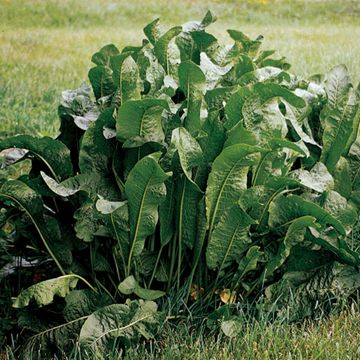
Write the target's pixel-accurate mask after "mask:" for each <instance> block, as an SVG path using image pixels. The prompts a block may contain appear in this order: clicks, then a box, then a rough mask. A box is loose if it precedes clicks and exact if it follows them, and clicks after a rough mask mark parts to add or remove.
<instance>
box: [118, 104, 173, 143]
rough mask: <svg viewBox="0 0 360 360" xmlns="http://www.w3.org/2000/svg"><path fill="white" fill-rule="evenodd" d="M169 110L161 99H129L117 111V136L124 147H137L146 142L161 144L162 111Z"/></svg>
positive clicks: (163, 137)
mask: <svg viewBox="0 0 360 360" xmlns="http://www.w3.org/2000/svg"><path fill="white" fill-rule="evenodd" d="M164 110H169V107H168V104H167V102H166V101H165V100H162V99H142V100H129V101H127V102H126V103H125V104H123V105H122V106H121V107H120V108H119V111H118V115H117V121H116V132H117V138H118V139H119V140H120V141H123V142H124V147H138V146H140V145H143V144H145V143H147V142H157V143H160V144H162V143H163V142H164V139H165V135H164V130H163V127H162V113H163V111H164Z"/></svg>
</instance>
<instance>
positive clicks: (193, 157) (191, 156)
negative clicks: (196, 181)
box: [170, 127, 203, 182]
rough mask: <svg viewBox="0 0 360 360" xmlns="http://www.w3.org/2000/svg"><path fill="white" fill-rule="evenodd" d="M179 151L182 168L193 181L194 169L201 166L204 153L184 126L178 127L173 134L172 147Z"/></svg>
mask: <svg viewBox="0 0 360 360" xmlns="http://www.w3.org/2000/svg"><path fill="white" fill-rule="evenodd" d="M172 147H173V148H174V150H175V151H176V152H177V154H178V156H179V159H180V164H181V168H182V170H183V172H184V174H185V175H186V177H187V178H188V180H189V181H191V182H192V181H193V177H192V169H193V168H195V167H196V166H199V165H200V164H201V162H202V159H203V153H202V150H201V147H200V145H199V143H198V142H197V141H196V139H195V138H193V137H192V136H191V134H190V133H189V132H188V131H187V130H186V129H185V128H183V127H180V128H176V129H174V130H173V132H172V136H171V144H170V151H171V148H172Z"/></svg>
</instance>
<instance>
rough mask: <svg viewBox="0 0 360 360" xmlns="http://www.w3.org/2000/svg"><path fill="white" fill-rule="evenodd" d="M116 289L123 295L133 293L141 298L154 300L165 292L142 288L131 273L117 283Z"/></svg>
mask: <svg viewBox="0 0 360 360" xmlns="http://www.w3.org/2000/svg"><path fill="white" fill-rule="evenodd" d="M118 289H119V291H120V292H121V293H122V294H124V295H131V294H135V295H137V296H138V297H139V298H141V299H143V300H156V299H158V298H160V297H162V296H164V295H165V293H164V292H163V291H160V290H151V289H144V288H143V287H141V286H140V285H139V283H138V282H137V281H136V279H135V278H134V276H132V275H130V276H128V277H127V278H126V279H125V280H123V281H122V282H121V283H120V284H119V286H118Z"/></svg>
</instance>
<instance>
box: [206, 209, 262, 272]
mask: <svg viewBox="0 0 360 360" xmlns="http://www.w3.org/2000/svg"><path fill="white" fill-rule="evenodd" d="M254 223H255V222H254V220H253V219H252V218H251V217H249V216H248V215H247V214H246V213H245V212H244V211H243V210H242V209H241V208H240V207H239V205H234V206H233V207H231V208H230V209H229V210H227V211H226V212H224V213H223V215H222V216H221V217H220V219H219V222H218V224H217V225H216V226H215V229H214V231H213V232H212V234H210V238H209V242H208V246H207V249H206V263H207V265H208V267H209V268H210V269H219V272H220V271H222V270H224V269H225V268H226V267H227V266H229V265H230V264H231V262H232V261H234V260H238V259H239V257H240V256H241V254H242V253H243V252H245V251H246V250H247V249H248V247H249V245H250V244H251V238H250V236H249V229H250V225H251V224H254Z"/></svg>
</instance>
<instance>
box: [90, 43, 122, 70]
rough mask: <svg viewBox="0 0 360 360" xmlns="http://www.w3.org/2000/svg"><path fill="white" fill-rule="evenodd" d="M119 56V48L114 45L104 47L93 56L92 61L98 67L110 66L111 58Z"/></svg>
mask: <svg viewBox="0 0 360 360" xmlns="http://www.w3.org/2000/svg"><path fill="white" fill-rule="evenodd" d="M118 54H119V50H118V48H117V47H116V46H115V45H114V44H108V45H105V46H103V47H102V48H101V49H100V50H99V51H98V52H96V53H95V54H94V55H93V56H92V58H91V61H92V62H93V63H94V64H96V65H105V66H106V65H107V66H109V64H110V59H111V57H112V56H116V55H118Z"/></svg>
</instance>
